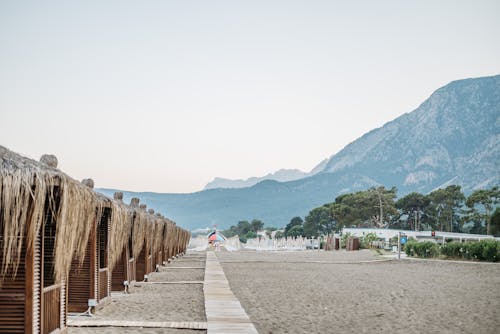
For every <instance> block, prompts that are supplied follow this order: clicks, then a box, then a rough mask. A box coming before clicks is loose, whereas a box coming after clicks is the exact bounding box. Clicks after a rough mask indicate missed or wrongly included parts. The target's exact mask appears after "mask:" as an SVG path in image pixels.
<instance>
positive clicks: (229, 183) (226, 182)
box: [203, 159, 328, 190]
mask: <svg viewBox="0 0 500 334" xmlns="http://www.w3.org/2000/svg"><path fill="white" fill-rule="evenodd" d="M327 163H328V159H325V160H323V161H321V162H320V163H319V164H318V165H317V166H316V167H314V168H313V169H312V170H311V171H310V172H309V173H306V172H303V171H301V170H299V169H280V170H278V171H276V172H274V173H269V174H267V175H264V176H261V177H250V178H248V179H246V180H231V179H225V178H221V177H216V178H215V179H213V181H211V182H209V183H207V185H206V186H205V188H203V190H207V189H216V188H245V187H251V186H254V185H256V184H257V183H259V182H262V181H264V180H274V181H279V182H287V181H294V180H299V179H303V178H305V177H308V176H312V175H316V174H318V173H319V172H321V171H323V169H324V168H325V166H326V164H327Z"/></svg>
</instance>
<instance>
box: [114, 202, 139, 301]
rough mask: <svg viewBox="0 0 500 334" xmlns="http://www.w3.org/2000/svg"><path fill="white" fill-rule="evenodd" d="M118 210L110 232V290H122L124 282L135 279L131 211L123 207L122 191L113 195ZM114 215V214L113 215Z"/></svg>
mask: <svg viewBox="0 0 500 334" xmlns="http://www.w3.org/2000/svg"><path fill="white" fill-rule="evenodd" d="M113 198H114V200H115V202H116V203H117V207H119V208H121V210H120V215H121V218H120V219H116V220H115V221H114V222H113V223H112V224H111V227H112V230H113V233H112V234H111V244H112V247H111V248H112V249H113V251H112V253H111V254H112V255H115V257H113V256H112V259H111V261H110V262H111V267H112V274H111V291H123V290H125V288H126V286H125V285H126V284H128V283H129V282H132V281H135V271H136V269H135V259H134V255H133V252H132V249H133V244H132V229H133V226H132V224H133V211H131V210H130V209H129V208H128V207H125V205H124V203H123V193H121V192H116V193H115V194H114V196H113ZM113 217H114V216H113Z"/></svg>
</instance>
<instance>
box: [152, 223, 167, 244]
mask: <svg viewBox="0 0 500 334" xmlns="http://www.w3.org/2000/svg"><path fill="white" fill-rule="evenodd" d="M153 219H154V221H155V223H154V232H153V251H154V252H158V251H159V250H160V248H161V246H162V240H163V235H164V229H165V220H164V219H163V218H161V217H158V216H153Z"/></svg>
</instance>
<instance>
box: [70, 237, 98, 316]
mask: <svg viewBox="0 0 500 334" xmlns="http://www.w3.org/2000/svg"><path fill="white" fill-rule="evenodd" d="M94 247H95V233H91V234H90V236H89V241H88V244H87V250H86V251H85V256H84V258H83V259H81V260H80V259H79V258H78V257H76V256H75V257H74V258H73V260H72V261H71V270H70V272H69V275H68V312H78V313H80V312H85V311H86V310H87V309H88V300H89V299H93V298H94V281H95V278H94V270H95V267H96V265H95V261H93V259H94V256H93V252H92V249H93V248H94Z"/></svg>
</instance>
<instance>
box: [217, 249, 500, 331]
mask: <svg viewBox="0 0 500 334" xmlns="http://www.w3.org/2000/svg"><path fill="white" fill-rule="evenodd" d="M217 257H218V259H219V261H220V262H221V264H222V266H223V269H224V272H225V274H226V277H227V279H228V281H229V284H230V286H231V289H232V291H233V293H234V294H235V295H236V297H237V298H239V300H240V302H241V304H242V305H243V307H244V308H245V310H246V312H247V313H248V315H249V316H250V319H251V321H253V323H254V324H255V326H256V328H257V330H258V331H259V333H261V334H266V333H475V334H477V333H499V332H500V264H491V263H452V262H445V261H440V262H436V261H433V262H431V261H412V260H401V261H397V260H395V261H384V262H373V263H362V262H361V263H360V261H366V260H370V259H373V260H378V259H381V258H380V257H377V256H376V255H375V254H374V253H372V252H370V251H360V252H345V251H333V252H317V251H316V252H313V251H308V252H234V253H229V252H218V253H217ZM240 261H243V262H240ZM245 261H247V262H245ZM308 261H320V263H308ZM345 261H350V262H352V263H350V264H342V262H345ZM323 262H331V263H323ZM339 263H340V264H339Z"/></svg>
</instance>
